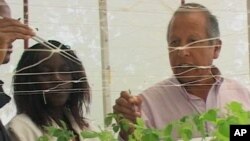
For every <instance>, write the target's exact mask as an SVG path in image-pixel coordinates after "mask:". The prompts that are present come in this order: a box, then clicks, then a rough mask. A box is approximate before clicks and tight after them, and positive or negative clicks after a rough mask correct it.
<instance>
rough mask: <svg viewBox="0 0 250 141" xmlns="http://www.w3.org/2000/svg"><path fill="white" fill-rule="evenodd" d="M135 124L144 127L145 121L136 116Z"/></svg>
mask: <svg viewBox="0 0 250 141" xmlns="http://www.w3.org/2000/svg"><path fill="white" fill-rule="evenodd" d="M136 124H137V125H138V126H140V127H142V128H144V127H146V126H145V122H144V120H143V119H142V118H136Z"/></svg>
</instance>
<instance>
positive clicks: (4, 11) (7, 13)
mask: <svg viewBox="0 0 250 141" xmlns="http://www.w3.org/2000/svg"><path fill="white" fill-rule="evenodd" d="M0 16H2V17H7V18H10V17H11V13H10V9H9V7H8V6H4V7H1V10H0ZM11 53H12V42H11V43H10V44H9V46H8V51H7V52H6V55H5V58H4V60H3V64H6V63H8V62H9V61H10V54H11Z"/></svg>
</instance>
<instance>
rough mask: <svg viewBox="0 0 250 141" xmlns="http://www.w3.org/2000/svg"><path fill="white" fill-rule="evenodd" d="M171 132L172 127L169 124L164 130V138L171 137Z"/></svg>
mask: <svg viewBox="0 0 250 141" xmlns="http://www.w3.org/2000/svg"><path fill="white" fill-rule="evenodd" d="M172 130H173V125H172V124H169V125H167V127H165V128H164V131H163V135H164V136H171V134H172Z"/></svg>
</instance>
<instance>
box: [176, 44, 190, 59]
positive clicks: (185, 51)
mask: <svg viewBox="0 0 250 141" xmlns="http://www.w3.org/2000/svg"><path fill="white" fill-rule="evenodd" d="M177 54H178V55H179V56H180V57H187V56H190V50H189V49H188V47H187V46H182V47H179V49H177Z"/></svg>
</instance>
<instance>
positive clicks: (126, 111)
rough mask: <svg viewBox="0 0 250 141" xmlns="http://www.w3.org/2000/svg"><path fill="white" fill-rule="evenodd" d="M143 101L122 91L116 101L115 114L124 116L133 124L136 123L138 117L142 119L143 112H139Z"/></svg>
mask: <svg viewBox="0 0 250 141" xmlns="http://www.w3.org/2000/svg"><path fill="white" fill-rule="evenodd" d="M140 105H141V100H140V99H139V98H138V97H136V96H132V95H131V94H129V93H128V92H127V91H122V92H121V95H120V97H119V98H118V99H117V100H116V103H115V105H114V106H113V110H114V112H115V113H119V114H122V115H123V116H124V117H125V118H127V119H129V120H130V121H132V122H135V121H136V118H137V117H141V112H140V110H138V109H139V108H135V107H140Z"/></svg>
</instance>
